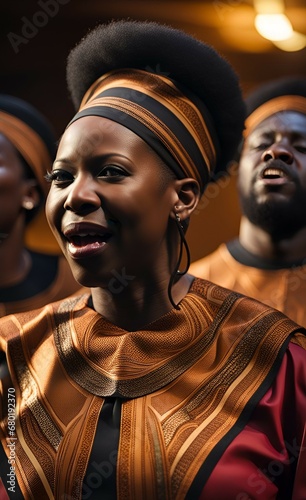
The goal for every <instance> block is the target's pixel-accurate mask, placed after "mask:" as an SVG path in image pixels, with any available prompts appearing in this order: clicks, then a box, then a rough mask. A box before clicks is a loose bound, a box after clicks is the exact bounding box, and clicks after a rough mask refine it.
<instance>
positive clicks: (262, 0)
mask: <svg viewBox="0 0 306 500" xmlns="http://www.w3.org/2000/svg"><path fill="white" fill-rule="evenodd" d="M254 8H255V10H256V12H257V14H283V13H284V12H285V5H284V2H283V0H254Z"/></svg>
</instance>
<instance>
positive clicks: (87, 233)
mask: <svg viewBox="0 0 306 500" xmlns="http://www.w3.org/2000/svg"><path fill="white" fill-rule="evenodd" d="M86 226H87V227H86ZM90 226H91V227H90ZM94 226H96V227H94ZM64 235H65V237H66V240H67V242H68V251H69V253H70V255H71V256H72V257H74V258H83V257H89V256H91V255H93V254H95V253H97V252H99V251H101V250H102V249H103V248H104V247H105V245H106V244H107V243H108V241H109V240H110V238H111V237H112V236H113V233H112V232H111V231H108V230H107V227H102V226H97V225H95V224H71V225H70V226H68V227H67V228H66V229H65V230H64Z"/></svg>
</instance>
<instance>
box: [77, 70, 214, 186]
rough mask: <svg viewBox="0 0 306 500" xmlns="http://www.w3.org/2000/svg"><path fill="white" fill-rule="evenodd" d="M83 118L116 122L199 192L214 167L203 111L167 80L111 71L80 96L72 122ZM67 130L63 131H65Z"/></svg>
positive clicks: (210, 135)
mask: <svg viewBox="0 0 306 500" xmlns="http://www.w3.org/2000/svg"><path fill="white" fill-rule="evenodd" d="M88 115H95V116H102V117H104V118H109V119H111V120H113V121H116V122H118V123H120V124H122V125H124V126H126V127H127V128H129V129H131V130H132V131H133V132H134V133H136V134H137V135H139V136H140V137H141V138H142V139H143V140H144V141H145V142H146V143H147V144H149V146H151V147H152V149H153V150H154V151H155V152H156V153H157V154H158V155H159V156H160V157H161V158H162V159H163V160H164V161H165V163H166V164H167V165H168V166H169V167H170V168H171V169H172V170H173V171H174V172H175V174H176V175H177V177H178V178H184V177H192V178H195V179H197V180H198V182H199V184H200V187H201V190H204V187H205V184H206V182H207V181H208V178H209V174H210V173H211V172H212V171H213V169H214V167H215V164H216V149H215V142H216V139H215V137H214V136H213V133H214V132H213V129H212V126H211V122H210V120H211V119H210V117H209V114H208V111H207V110H206V108H205V106H204V104H203V103H202V102H200V103H199V102H196V103H195V96H193V97H192V100H191V99H190V98H189V96H188V97H187V96H186V95H185V93H184V94H183V93H182V92H181V91H180V90H179V89H178V88H177V87H176V85H175V84H174V83H173V82H172V81H171V80H170V79H169V78H166V77H164V76H161V75H157V74H155V73H148V72H146V71H142V70H135V69H132V70H131V69H120V70H114V71H111V72H109V73H107V74H105V75H103V76H102V77H100V78H99V79H98V80H96V81H95V82H94V83H93V85H92V86H91V87H90V88H89V90H88V91H87V92H86V94H85V96H84V98H83V100H82V102H81V105H80V109H79V111H78V113H77V114H76V115H75V116H74V118H73V119H72V121H71V122H70V123H69V125H70V124H71V123H73V122H74V121H75V120H77V119H79V118H81V117H83V116H88ZM69 125H68V126H69Z"/></svg>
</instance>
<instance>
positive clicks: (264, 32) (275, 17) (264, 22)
mask: <svg viewBox="0 0 306 500" xmlns="http://www.w3.org/2000/svg"><path fill="white" fill-rule="evenodd" d="M255 27H256V29H257V31H258V33H259V34H260V35H261V36H263V37H264V38H267V39H268V40H271V41H273V42H274V41H279V40H286V39H287V38H290V37H291V36H292V34H293V28H292V25H291V23H290V21H289V19H288V17H287V16H285V14H258V15H257V16H256V17H255Z"/></svg>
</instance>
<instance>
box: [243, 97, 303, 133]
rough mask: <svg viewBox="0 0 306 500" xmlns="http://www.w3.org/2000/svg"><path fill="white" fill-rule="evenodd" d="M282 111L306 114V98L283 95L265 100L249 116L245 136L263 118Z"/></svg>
mask: <svg viewBox="0 0 306 500" xmlns="http://www.w3.org/2000/svg"><path fill="white" fill-rule="evenodd" d="M280 111H298V112H299V113H304V114H306V98H305V97H302V96H300V95H283V96H279V97H274V98H273V99H270V100H269V101H267V102H265V103H264V104H262V105H261V106H259V107H258V108H257V109H255V111H253V113H251V114H250V115H249V116H248V117H247V119H246V122H245V130H244V137H247V136H248V135H249V133H250V131H251V130H253V129H254V128H255V127H257V125H259V123H261V122H262V121H263V120H265V119H266V118H268V117H269V116H271V115H275V113H278V112H280Z"/></svg>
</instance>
